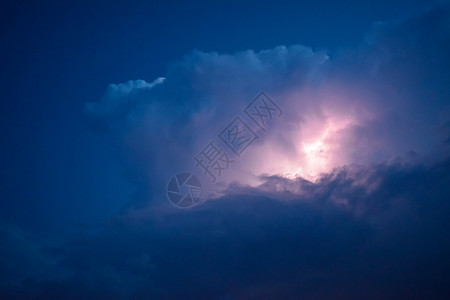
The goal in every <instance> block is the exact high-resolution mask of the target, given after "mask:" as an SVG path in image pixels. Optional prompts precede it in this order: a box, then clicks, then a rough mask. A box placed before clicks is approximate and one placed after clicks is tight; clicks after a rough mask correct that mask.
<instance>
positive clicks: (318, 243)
mask: <svg viewBox="0 0 450 300" xmlns="http://www.w3.org/2000/svg"><path fill="white" fill-rule="evenodd" d="M449 171H450V161H443V162H441V163H439V164H436V165H433V166H431V167H426V166H424V165H414V166H405V165H400V164H394V165H375V166H372V167H370V168H368V167H346V168H342V169H340V170H336V172H335V173H333V174H330V175H328V176H326V177H324V178H323V179H322V180H321V181H320V182H317V183H310V182H306V181H300V180H297V181H296V182H292V181H289V180H286V179H284V178H277V177H270V178H266V179H265V183H264V184H263V185H262V186H260V187H257V188H250V187H239V186H235V187H234V188H233V193H230V194H229V195H227V196H223V197H221V198H218V199H215V200H211V201H208V202H206V203H205V204H204V205H201V206H197V207H194V208H193V209H191V210H189V211H185V210H169V211H167V210H159V211H158V210H155V209H149V210H138V211H129V212H128V214H126V215H122V216H117V217H116V218H114V219H112V220H111V221H110V222H109V223H108V224H105V226H104V229H103V231H102V232H101V233H99V234H95V235H93V236H85V237H80V238H77V239H74V240H72V241H71V242H69V243H67V244H64V245H63V246H61V247H59V248H58V249H57V252H58V253H61V254H63V256H62V257H63V258H62V259H61V260H60V261H59V265H60V266H61V267H64V268H66V269H67V270H70V274H71V275H70V276H67V277H66V279H63V280H60V281H56V280H52V281H51V280H47V281H38V282H37V281H25V282H24V283H23V284H22V285H21V287H20V288H17V289H16V290H14V289H12V288H10V289H9V290H3V295H8V293H9V295H14V294H16V295H20V296H25V295H26V296H30V295H34V296H36V297H37V298H38V299H41V298H42V299H53V298H55V299H56V298H58V297H63V298H69V299H70V298H74V299H75V298H79V297H82V298H86V299H90V298H92V299H98V298H105V299H106V298H108V297H113V299H114V298H115V297H117V298H136V299H148V298H151V297H155V298H168V299H175V298H185V299H191V298H192V299H198V298H199V297H200V298H213V299H244V298H253V299H260V298H279V297H282V298H288V299H294V298H297V299H298V298H302V299H329V298H333V299H361V298H364V299H379V298H380V297H382V298H385V299H399V298H401V299H405V298H419V299H425V298H429V297H431V298H433V299H446V298H447V297H448V296H449V295H450V290H449V289H448V283H449V280H450V274H449V272H448V270H449V267H450V260H449V257H448V253H449V251H450V241H449V239H448V233H447V230H448V228H449V225H450V224H449V219H448V216H447V214H448V211H449V209H450V204H449V202H448V201H447V200H448V195H450V172H449ZM292 187H297V189H295V191H293V192H288V191H290V190H291V191H292V190H293V189H292ZM55 251H56V250H55ZM34 263H36V262H34Z"/></svg>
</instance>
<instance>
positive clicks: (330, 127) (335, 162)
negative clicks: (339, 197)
mask: <svg viewBox="0 0 450 300" xmlns="http://www.w3.org/2000/svg"><path fill="white" fill-rule="evenodd" d="M314 123H315V122H313V123H312V124H310V125H309V126H308V124H306V126H305V128H304V130H303V131H304V132H303V134H302V136H303V141H300V142H299V143H298V144H297V152H298V154H299V157H301V158H302V159H301V160H300V162H299V163H298V165H295V166H290V167H287V168H286V169H285V171H284V172H283V174H282V176H284V177H286V178H289V179H294V178H297V177H302V178H305V179H308V180H311V181H314V180H315V179H317V178H318V177H319V176H320V174H322V173H327V172H330V171H332V169H333V168H335V167H337V166H339V165H340V164H343V163H345V162H344V161H342V158H341V159H340V158H339V157H338V156H339V155H338V154H337V153H335V152H336V150H338V149H339V148H340V142H341V140H340V133H342V132H343V131H344V130H345V129H346V128H348V127H349V126H351V125H352V122H351V121H349V120H345V119H344V120H338V119H337V118H332V117H328V118H327V119H326V120H325V121H323V124H320V125H317V124H314ZM317 127H319V128H320V130H317Z"/></svg>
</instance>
